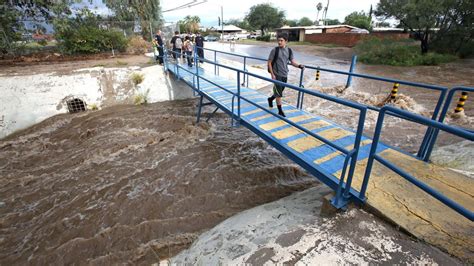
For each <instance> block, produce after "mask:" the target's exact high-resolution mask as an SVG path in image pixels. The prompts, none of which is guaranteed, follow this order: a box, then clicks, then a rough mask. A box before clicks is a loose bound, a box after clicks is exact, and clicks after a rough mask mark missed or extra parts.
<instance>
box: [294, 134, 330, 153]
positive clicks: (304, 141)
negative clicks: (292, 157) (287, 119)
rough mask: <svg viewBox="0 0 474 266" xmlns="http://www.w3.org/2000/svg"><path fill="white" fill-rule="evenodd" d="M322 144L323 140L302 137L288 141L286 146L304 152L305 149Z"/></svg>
mask: <svg viewBox="0 0 474 266" xmlns="http://www.w3.org/2000/svg"><path fill="white" fill-rule="evenodd" d="M323 144H324V142H322V141H319V140H318V139H315V138H313V137H303V138H299V139H296V140H292V141H290V142H288V146H289V147H290V148H292V149H293V150H295V151H297V152H304V151H306V150H309V149H312V148H316V147H319V146H321V145H323Z"/></svg>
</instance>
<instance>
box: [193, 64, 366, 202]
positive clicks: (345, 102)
mask: <svg viewBox="0 0 474 266" xmlns="http://www.w3.org/2000/svg"><path fill="white" fill-rule="evenodd" d="M199 60H200V61H203V62H207V63H211V64H214V65H217V66H219V67H223V68H226V69H230V70H233V71H235V72H236V73H237V94H234V93H232V95H234V97H235V96H236V97H237V101H238V102H237V104H238V116H237V119H240V100H241V99H244V100H246V101H247V102H249V103H250V104H252V105H255V106H257V108H259V109H262V110H265V111H266V112H268V113H270V114H272V115H273V116H276V114H275V113H273V112H269V111H268V110H266V109H265V108H262V107H261V106H258V105H257V104H255V103H253V102H252V101H251V100H249V99H246V98H245V97H242V96H241V95H240V74H241V73H243V74H244V75H250V76H253V77H256V78H259V79H262V80H266V81H268V82H271V83H274V84H280V85H282V86H285V87H288V88H291V89H294V90H296V91H299V92H306V93H308V94H309V95H313V96H316V97H319V98H323V99H326V100H329V101H333V102H336V103H339V104H342V105H345V106H349V107H352V108H354V109H358V110H359V111H360V114H359V121H358V126H357V131H356V136H355V141H354V146H353V149H352V150H351V151H348V150H347V149H345V148H344V147H340V146H339V145H337V144H335V143H333V142H331V141H329V140H327V139H326V138H324V137H321V136H319V135H317V134H314V133H313V132H311V131H310V130H307V129H306V128H304V127H302V126H300V125H298V124H296V123H294V122H292V121H290V120H289V119H287V118H284V117H279V118H280V119H282V120H283V121H285V122H286V123H288V124H290V125H292V126H294V127H296V128H297V129H299V130H301V131H303V132H305V133H307V134H308V135H310V136H311V137H313V138H316V139H319V140H320V141H323V142H324V143H326V144H328V145H329V146H331V147H333V148H335V149H337V150H339V151H341V152H342V153H344V154H346V160H345V164H346V162H347V161H348V160H347V157H348V156H349V155H350V156H351V158H352V157H353V158H352V160H351V165H350V168H349V173H348V176H347V181H346V186H345V189H344V192H343V195H344V197H349V195H348V194H349V190H350V188H351V182H352V177H353V174H354V171H355V167H356V163H357V156H358V151H359V147H360V142H361V139H362V134H363V131H364V121H365V117H366V113H367V107H366V106H364V105H362V104H359V103H355V102H352V101H349V100H346V99H339V98H337V97H334V96H330V95H326V94H323V93H320V92H316V91H310V90H306V89H304V88H301V87H298V86H294V85H292V84H288V83H285V82H281V81H278V80H274V79H270V78H267V77H263V76H260V75H257V74H254V73H251V72H248V71H247V70H240V69H238V68H235V67H231V66H226V65H223V64H220V63H217V62H214V61H211V60H207V59H205V58H199ZM195 62H197V58H196V57H195ZM196 71H197V73H196V75H197V79H198V81H199V78H200V76H199V75H198V69H197V70H196ZM198 86H199V82H198ZM232 109H234V104H232ZM232 116H234V113H233V111H232ZM343 172H344V173H345V169H344V170H343ZM344 177H345V176H341V178H340V182H343V179H344ZM340 187H342V183H341V185H340Z"/></svg>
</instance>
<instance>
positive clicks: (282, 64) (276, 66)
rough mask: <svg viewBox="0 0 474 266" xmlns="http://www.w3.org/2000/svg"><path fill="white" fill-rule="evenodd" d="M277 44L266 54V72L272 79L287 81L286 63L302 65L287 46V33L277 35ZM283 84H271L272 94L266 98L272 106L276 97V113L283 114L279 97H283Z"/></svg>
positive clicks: (296, 65)
mask: <svg viewBox="0 0 474 266" xmlns="http://www.w3.org/2000/svg"><path fill="white" fill-rule="evenodd" d="M277 40H278V46H277V47H275V48H273V49H272V51H271V52H270V55H269V56H268V72H269V73H270V74H271V76H272V79H274V80H278V81H281V82H285V83H286V82H287V81H288V71H289V70H288V63H291V65H292V66H294V67H298V68H301V69H303V68H304V65H301V64H298V63H297V62H296V61H295V59H294V57H293V51H292V50H291V48H289V47H287V46H286V44H287V42H288V35H286V34H279V35H278V36H277ZM284 89H285V86H282V85H279V84H274V85H273V95H272V96H271V97H270V98H268V106H269V107H270V108H272V107H273V100H275V99H276V104H277V108H278V114H279V115H281V116H283V117H284V116H285V113H284V112H283V109H282V107H281V98H282V97H283V90H284Z"/></svg>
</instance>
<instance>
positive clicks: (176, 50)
mask: <svg viewBox="0 0 474 266" xmlns="http://www.w3.org/2000/svg"><path fill="white" fill-rule="evenodd" d="M171 44H172V45H173V58H174V59H181V49H182V48H183V40H181V37H179V31H175V32H174V36H173V38H171Z"/></svg>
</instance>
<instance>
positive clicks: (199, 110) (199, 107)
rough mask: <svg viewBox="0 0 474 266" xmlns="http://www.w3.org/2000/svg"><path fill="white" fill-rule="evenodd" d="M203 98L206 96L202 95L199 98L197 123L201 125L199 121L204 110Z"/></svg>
mask: <svg viewBox="0 0 474 266" xmlns="http://www.w3.org/2000/svg"><path fill="white" fill-rule="evenodd" d="M203 98H204V96H202V95H201V97H200V98H199V106H198V112H197V120H196V123H199V120H201V109H202V100H203Z"/></svg>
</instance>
